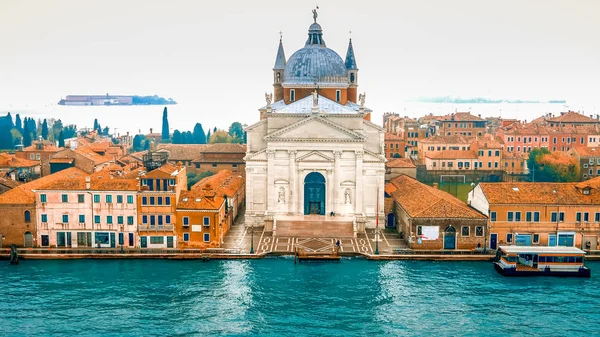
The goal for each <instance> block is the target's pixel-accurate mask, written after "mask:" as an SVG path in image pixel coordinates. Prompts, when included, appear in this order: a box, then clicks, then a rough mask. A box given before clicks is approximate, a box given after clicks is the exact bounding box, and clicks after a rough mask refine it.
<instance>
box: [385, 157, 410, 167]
mask: <svg viewBox="0 0 600 337" xmlns="http://www.w3.org/2000/svg"><path fill="white" fill-rule="evenodd" d="M385 167H389V168H416V166H415V164H413V162H412V160H410V159H409V158H396V159H392V160H390V161H388V162H387V163H385Z"/></svg>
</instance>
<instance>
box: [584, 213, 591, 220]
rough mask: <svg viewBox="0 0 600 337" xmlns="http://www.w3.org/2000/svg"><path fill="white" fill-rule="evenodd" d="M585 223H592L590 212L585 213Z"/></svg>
mask: <svg viewBox="0 0 600 337" xmlns="http://www.w3.org/2000/svg"><path fill="white" fill-rule="evenodd" d="M583 221H584V222H589V221H590V213H588V212H585V213H583Z"/></svg>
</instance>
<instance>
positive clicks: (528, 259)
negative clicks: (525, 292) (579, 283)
mask: <svg viewBox="0 0 600 337" xmlns="http://www.w3.org/2000/svg"><path fill="white" fill-rule="evenodd" d="M584 260H585V252H584V251H583V250H581V249H577V248H575V247H555V246H551V247H540V246H500V247H498V253H497V261H496V262H494V267H495V268H496V270H497V271H498V272H499V273H500V274H502V275H504V276H563V277H564V276H571V277H590V276H591V270H590V269H589V268H587V267H586V266H585V265H584Z"/></svg>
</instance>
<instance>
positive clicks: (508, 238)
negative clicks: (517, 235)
mask: <svg viewBox="0 0 600 337" xmlns="http://www.w3.org/2000/svg"><path fill="white" fill-rule="evenodd" d="M512 242H513V235H512V234H511V233H508V234H506V243H512Z"/></svg>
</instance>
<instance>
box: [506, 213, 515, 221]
mask: <svg viewBox="0 0 600 337" xmlns="http://www.w3.org/2000/svg"><path fill="white" fill-rule="evenodd" d="M506 221H515V215H514V212H508V213H507V214H506Z"/></svg>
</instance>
